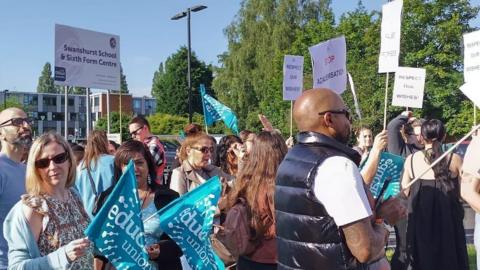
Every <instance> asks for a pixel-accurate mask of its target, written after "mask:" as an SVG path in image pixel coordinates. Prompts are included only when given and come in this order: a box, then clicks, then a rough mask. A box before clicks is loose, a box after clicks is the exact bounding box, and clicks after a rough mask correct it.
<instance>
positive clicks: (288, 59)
mask: <svg viewBox="0 0 480 270" xmlns="http://www.w3.org/2000/svg"><path fill="white" fill-rule="evenodd" d="M302 89H303V56H298V55H285V57H284V58H283V100H296V99H297V98H298V97H299V96H300V95H301V94H302Z"/></svg>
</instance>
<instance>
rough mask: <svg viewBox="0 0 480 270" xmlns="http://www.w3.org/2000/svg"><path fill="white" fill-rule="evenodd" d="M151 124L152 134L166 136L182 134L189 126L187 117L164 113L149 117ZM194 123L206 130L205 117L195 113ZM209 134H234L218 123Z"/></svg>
mask: <svg viewBox="0 0 480 270" xmlns="http://www.w3.org/2000/svg"><path fill="white" fill-rule="evenodd" d="M147 120H148V122H149V123H150V128H151V130H150V131H151V132H152V133H153V134H157V135H164V134H173V135H176V134H180V132H181V131H183V128H184V127H185V126H186V125H187V124H188V117H187V116H179V115H171V114H164V113H156V114H153V115H150V116H148V117H147ZM192 120H193V123H197V124H199V125H201V126H203V128H204V131H206V130H205V124H204V123H205V122H204V119H203V115H201V114H198V113H194V114H193V117H192ZM208 133H209V134H232V132H231V131H230V130H229V129H228V128H227V127H225V125H224V124H223V122H217V123H216V124H215V125H213V126H212V127H208Z"/></svg>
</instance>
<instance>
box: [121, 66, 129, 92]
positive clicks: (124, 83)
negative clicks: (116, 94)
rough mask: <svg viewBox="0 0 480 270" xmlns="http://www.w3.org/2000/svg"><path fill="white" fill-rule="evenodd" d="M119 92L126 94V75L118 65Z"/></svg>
mask: <svg viewBox="0 0 480 270" xmlns="http://www.w3.org/2000/svg"><path fill="white" fill-rule="evenodd" d="M120 92H122V93H126V94H128V84H127V76H125V74H123V68H122V67H121V66H120Z"/></svg>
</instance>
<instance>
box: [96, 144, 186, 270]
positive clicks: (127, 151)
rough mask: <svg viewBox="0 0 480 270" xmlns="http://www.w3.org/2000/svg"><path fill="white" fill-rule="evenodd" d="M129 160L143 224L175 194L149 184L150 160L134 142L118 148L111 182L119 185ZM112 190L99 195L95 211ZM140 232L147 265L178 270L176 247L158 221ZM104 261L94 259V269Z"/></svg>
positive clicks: (152, 173) (153, 172) (152, 172)
mask: <svg viewBox="0 0 480 270" xmlns="http://www.w3.org/2000/svg"><path fill="white" fill-rule="evenodd" d="M130 160H133V163H134V164H135V177H136V179H137V192H138V196H139V200H140V211H141V219H142V220H145V219H147V218H148V217H150V216H151V215H153V214H154V213H156V212H157V211H158V210H159V209H161V208H163V207H164V206H166V205H167V204H169V203H170V202H171V201H173V200H175V199H176V198H178V193H177V192H175V191H173V190H171V189H169V188H166V187H164V186H161V185H159V184H158V183H156V182H155V181H154V180H152V179H155V177H156V167H155V163H154V159H153V157H152V155H151V154H150V152H149V151H148V149H147V147H146V146H145V144H143V143H142V142H139V141H135V140H132V141H128V142H125V143H124V144H123V145H122V146H120V148H118V150H117V153H116V154H115V160H114V181H116V182H118V181H119V179H120V176H122V174H123V173H124V172H125V170H126V169H127V164H128V162H129V161H130ZM114 188H115V185H114V186H112V187H110V188H109V189H107V190H105V191H104V192H102V193H101V194H100V199H99V201H98V205H97V208H100V207H101V206H103V205H104V204H105V202H106V200H107V197H108V196H109V195H110V194H111V193H112V191H113V190H114ZM127 228H128V226H127ZM143 228H144V235H145V248H146V251H147V253H148V256H149V259H150V263H151V264H152V265H153V266H155V267H157V266H160V267H161V268H162V269H172V270H175V269H182V267H181V263H180V256H181V255H182V252H181V250H180V248H179V247H178V246H177V244H175V242H174V241H172V240H171V239H170V237H168V235H167V234H165V233H163V231H162V230H161V229H160V221H159V220H158V219H150V220H148V221H147V222H143ZM100 261H101V262H100ZM108 261H109V260H108V259H107V258H105V257H101V256H97V257H96V262H97V266H100V265H102V264H106V263H108Z"/></svg>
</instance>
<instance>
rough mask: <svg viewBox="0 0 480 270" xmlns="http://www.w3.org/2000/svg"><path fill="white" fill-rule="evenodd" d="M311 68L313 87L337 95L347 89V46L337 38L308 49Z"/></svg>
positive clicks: (342, 39) (343, 40)
mask: <svg viewBox="0 0 480 270" xmlns="http://www.w3.org/2000/svg"><path fill="white" fill-rule="evenodd" d="M309 51H310V55H311V57H312V66H313V87H314V88H329V89H332V90H333V91H335V92H336V93H338V94H341V93H343V91H345V88H346V87H347V66H346V63H347V62H346V61H347V45H346V43H345V37H344V36H341V37H337V38H333V39H330V40H327V41H325V42H322V43H319V44H317V45H315V46H312V47H310V48H309Z"/></svg>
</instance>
